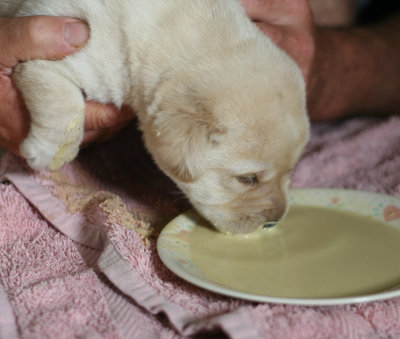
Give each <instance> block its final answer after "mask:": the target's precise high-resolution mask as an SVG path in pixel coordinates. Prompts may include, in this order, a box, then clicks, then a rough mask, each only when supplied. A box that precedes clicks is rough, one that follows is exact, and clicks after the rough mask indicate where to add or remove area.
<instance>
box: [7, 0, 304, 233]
mask: <svg viewBox="0 0 400 339" xmlns="http://www.w3.org/2000/svg"><path fill="white" fill-rule="evenodd" d="M39 14H45V15H64V16H72V17H76V18H80V19H82V20H85V21H86V22H88V23H89V25H90V29H91V37H90V39H89V41H88V43H87V45H86V46H85V47H84V48H82V50H81V51H80V52H78V53H77V54H75V55H72V56H69V57H67V58H65V59H64V60H62V61H42V60H40V61H39V60H37V61H29V62H26V63H23V64H20V65H19V66H17V68H16V70H15V73H14V80H15V82H16V84H17V86H18V88H19V90H20V91H21V93H22V94H23V97H24V100H25V103H26V105H27V107H28V109H29V111H30V113H31V120H32V126H31V129H30V132H29V135H28V137H27V138H26V140H25V141H24V142H23V144H22V146H21V150H20V151H21V154H22V155H23V156H24V157H25V158H26V159H27V160H28V163H29V164H30V166H31V167H32V168H34V169H42V168H50V169H57V168H59V167H60V166H62V165H63V164H64V163H65V162H68V161H70V160H72V159H73V158H74V157H75V156H76V154H77V152H78V149H79V144H80V142H81V140H82V135H83V120H84V109H85V108H84V99H85V98H86V99H90V100H97V101H99V102H103V103H109V102H112V103H114V104H116V105H117V106H121V105H122V104H127V105H130V106H131V107H132V108H133V109H134V110H135V112H137V115H138V118H139V121H140V128H141V130H142V131H143V135H144V142H145V145H146V147H147V149H148V150H149V152H150V153H151V154H152V156H153V158H154V160H155V162H156V163H157V164H158V166H159V167H160V168H161V169H162V170H163V171H164V172H165V173H166V174H167V175H168V176H170V177H171V179H172V180H173V181H175V182H176V184H177V185H178V186H179V187H180V188H181V189H182V191H183V192H184V193H185V194H186V195H187V197H188V198H189V200H190V201H191V203H192V204H193V206H194V207H195V208H196V209H197V210H198V211H199V212H200V213H201V214H202V215H203V216H204V217H205V218H207V219H208V220H209V221H210V222H211V223H212V224H214V225H215V227H216V228H217V229H218V230H220V231H222V232H225V233H246V232H252V231H255V230H257V229H258V228H260V227H262V226H263V225H265V224H267V223H270V222H276V221H277V220H279V219H280V218H281V217H282V216H283V215H284V214H285V212H286V209H287V191H288V183H289V174H290V171H291V169H292V168H293V166H294V165H295V163H296V161H297V160H298V159H299V156H300V154H301V152H302V150H303V147H304V145H305V143H306V141H307V138H308V129H309V124H308V120H307V117H306V109H305V89H304V82H303V78H302V75H301V72H300V70H299V68H298V67H297V66H296V64H295V63H294V62H293V61H292V60H291V59H290V58H289V57H288V56H287V55H286V54H285V53H284V52H282V51H281V50H280V49H278V48H277V47H276V46H275V45H273V43H272V42H271V41H270V40H269V39H268V38H266V37H265V36H264V35H263V34H262V33H261V32H259V31H258V29H257V27H256V26H254V25H253V24H252V23H251V22H250V20H249V19H248V18H247V17H246V14H245V12H244V10H243V8H242V7H241V5H240V3H239V1H237V0H113V1H110V0H26V1H21V0H13V1H10V0H0V15H2V16H27V15H39Z"/></svg>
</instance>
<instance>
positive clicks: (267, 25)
mask: <svg viewBox="0 0 400 339" xmlns="http://www.w3.org/2000/svg"><path fill="white" fill-rule="evenodd" d="M241 2H242V4H243V7H244V9H245V11H246V13H247V15H248V16H249V17H250V19H251V20H253V22H254V23H255V24H256V25H257V26H258V27H259V29H260V30H261V31H262V32H263V33H264V34H265V35H267V36H268V37H270V38H271V39H272V41H273V42H274V43H275V44H277V45H278V46H279V47H281V48H282V49H283V50H284V51H286V52H287V53H288V54H289V55H290V56H291V57H292V58H293V59H294V60H295V61H296V63H297V64H298V65H299V67H300V69H301V71H302V73H303V76H304V79H305V81H306V83H307V85H309V84H310V82H311V81H312V76H313V74H312V70H313V64H314V59H315V45H316V29H315V26H314V23H313V17H312V12H311V8H310V5H309V3H308V1H307V0H296V1H293V0H241Z"/></svg>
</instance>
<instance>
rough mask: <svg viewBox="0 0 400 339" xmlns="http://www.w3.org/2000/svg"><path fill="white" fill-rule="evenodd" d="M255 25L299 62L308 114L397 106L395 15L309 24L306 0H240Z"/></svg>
mask: <svg viewBox="0 0 400 339" xmlns="http://www.w3.org/2000/svg"><path fill="white" fill-rule="evenodd" d="M242 3H243V5H244V7H245V9H246V12H247V14H248V15H249V17H250V18H251V19H253V20H254V21H255V22H256V24H257V25H258V27H259V28H260V29H261V30H262V31H263V32H264V33H265V34H267V35H268V36H270V37H271V38H272V40H274V41H275V42H276V43H277V44H278V45H279V46H280V47H282V48H283V49H284V50H285V51H286V52H287V53H288V54H289V55H291V56H292V57H293V59H294V60H295V61H296V62H297V63H298V64H299V66H300V68H301V69H302V71H303V75H304V77H305V80H306V84H307V99H308V111H309V115H310V117H311V119H313V120H319V121H327V120H332V119H337V118H342V117H345V116H349V115H354V114H360V113H362V114H364V113H371V114H391V113H397V114H398V113H399V111H400V96H399V95H398V93H399V89H400V76H399V74H400V17H399V16H395V17H393V18H391V19H387V20H386V21H384V22H382V23H380V24H378V25H375V26H362V27H348V28H323V27H317V26H315V25H314V23H313V22H314V20H313V15H312V12H311V8H310V6H309V3H308V1H307V0H297V1H291V0H280V1H279V0H242Z"/></svg>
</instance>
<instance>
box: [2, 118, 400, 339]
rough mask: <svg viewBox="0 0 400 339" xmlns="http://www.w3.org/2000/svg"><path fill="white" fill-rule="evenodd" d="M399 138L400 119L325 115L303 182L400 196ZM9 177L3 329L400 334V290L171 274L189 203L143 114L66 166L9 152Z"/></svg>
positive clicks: (123, 334) (37, 334)
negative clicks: (328, 289)
mask: <svg viewBox="0 0 400 339" xmlns="http://www.w3.org/2000/svg"><path fill="white" fill-rule="evenodd" d="M399 144H400V118H398V117H391V118H387V119H372V118H368V119H351V120H348V121H344V122H340V123H336V124H315V125H314V126H313V130H312V138H311V141H310V143H309V145H308V147H307V149H306V151H305V154H304V156H303V158H302V160H301V161H300V163H299V165H298V166H297V168H296V170H295V172H294V174H293V182H292V183H293V186H294V187H335V188H352V189H360V190H368V191H374V192H381V193H386V194H391V195H397V196H400V177H399V174H398V173H399V172H398V169H399V168H400V148H399V147H398V145H399ZM0 175H1V178H2V180H3V184H1V185H0V337H1V338H3V337H4V338H20V337H21V338H71V337H80V338H101V337H103V338H180V337H187V336H196V335H199V336H201V335H204V336H205V337H207V338H208V337H216V338H218V337H224V336H228V337H231V338H389V337H392V338H396V337H400V298H394V299H391V300H386V301H378V302H372V303H368V304H357V305H345V306H329V307H328V306H326V307H300V306H289V305H274V304H268V303H264V304H257V303H252V302H247V301H243V300H239V299H234V298H228V297H224V296H220V295H217V294H213V293H210V292H207V291H205V290H202V289H200V288H197V287H196V286H193V285H191V284H189V283H187V282H185V281H183V280H181V279H180V278H178V277H177V276H175V275H174V274H173V273H172V272H170V271H169V270H168V269H167V268H166V267H165V266H164V265H163V264H162V263H161V261H160V259H159V258H158V255H157V251H156V245H155V241H156V238H157V235H158V233H159V231H160V230H161V228H162V226H163V225H165V223H167V222H168V221H169V220H170V219H171V218H173V217H174V216H176V215H177V214H179V213H181V212H183V211H184V210H185V209H187V208H188V207H189V204H188V202H187V201H186V199H185V198H184V197H183V195H182V194H181V193H180V192H179V190H178V189H177V188H176V187H175V185H174V184H173V183H172V182H171V181H170V180H169V179H168V178H166V177H165V176H164V175H163V174H162V173H161V172H160V171H159V170H158V169H157V168H156V166H155V165H154V164H153V162H152V160H151V158H150V157H149V155H148V154H147V153H146V152H145V150H144V149H143V145H142V142H141V138H140V134H139V133H138V132H137V131H136V127H135V125H134V124H133V125H132V126H130V127H129V128H127V129H126V130H125V131H123V132H122V133H121V134H120V135H119V136H118V137H117V138H115V139H114V140H111V141H109V142H106V143H103V144H98V145H96V146H93V147H91V148H88V149H84V150H83V151H82V152H81V154H80V156H79V157H78V158H77V159H76V160H75V161H74V162H72V163H71V164H68V165H66V166H64V167H63V168H62V169H61V170H59V171H57V172H54V173H51V172H47V171H42V172H39V173H34V172H32V171H31V170H30V169H29V168H27V166H26V165H25V163H24V162H23V161H22V160H20V159H18V158H16V157H14V156H12V155H10V154H7V155H5V156H4V157H3V159H2V166H1V172H0Z"/></svg>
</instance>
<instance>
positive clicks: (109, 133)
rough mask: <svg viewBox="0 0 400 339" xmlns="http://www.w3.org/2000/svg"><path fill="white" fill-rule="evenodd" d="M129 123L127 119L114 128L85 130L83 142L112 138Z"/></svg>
mask: <svg viewBox="0 0 400 339" xmlns="http://www.w3.org/2000/svg"><path fill="white" fill-rule="evenodd" d="M128 123H129V121H125V122H122V123H121V124H119V125H117V126H114V127H112V128H103V129H96V130H88V131H85V134H84V136H83V141H82V144H83V145H87V144H89V143H92V142H102V141H106V140H108V139H111V138H112V137H113V136H114V135H116V134H117V133H118V132H119V131H120V130H122V129H123V128H124V127H125V126H126V125H127V124H128Z"/></svg>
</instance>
